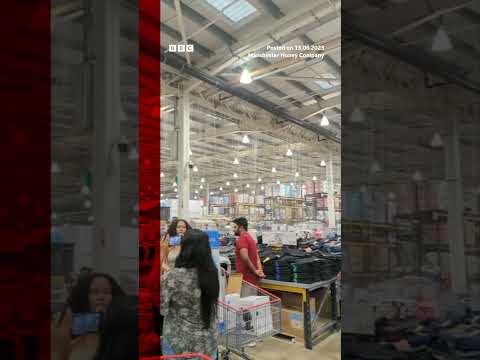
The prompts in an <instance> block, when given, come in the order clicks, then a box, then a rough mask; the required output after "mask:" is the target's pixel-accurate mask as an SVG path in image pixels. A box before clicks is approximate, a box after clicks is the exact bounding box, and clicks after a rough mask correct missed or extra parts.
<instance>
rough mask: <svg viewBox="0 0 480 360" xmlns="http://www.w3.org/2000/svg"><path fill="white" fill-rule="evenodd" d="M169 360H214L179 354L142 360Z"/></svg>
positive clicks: (142, 359)
mask: <svg viewBox="0 0 480 360" xmlns="http://www.w3.org/2000/svg"><path fill="white" fill-rule="evenodd" d="M167 359H182V360H183V359H200V360H212V358H211V357H208V356H207V355H203V354H194V353H192V354H179V355H165V356H155V357H142V358H141V359H140V360H167Z"/></svg>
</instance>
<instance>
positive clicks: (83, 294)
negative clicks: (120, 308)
mask: <svg viewBox="0 0 480 360" xmlns="http://www.w3.org/2000/svg"><path fill="white" fill-rule="evenodd" d="M97 278H104V279H106V280H107V281H108V282H109V283H110V287H111V288H112V300H113V299H116V298H119V297H123V296H126V294H125V292H124V291H123V290H122V288H121V287H120V285H118V283H117V281H116V280H115V279H114V278H113V277H112V276H110V275H108V274H103V273H91V274H86V275H84V276H81V277H80V278H79V279H78V282H77V283H76V284H75V286H74V287H73V288H72V293H71V294H70V296H69V297H68V300H67V307H68V308H70V310H71V311H72V313H86V312H90V311H91V309H90V301H89V298H88V297H89V293H90V287H91V286H92V282H93V280H95V279H97ZM64 316H65V311H64V312H63V313H62V315H61V316H60V319H59V323H60V322H61V321H62V320H63V317H64Z"/></svg>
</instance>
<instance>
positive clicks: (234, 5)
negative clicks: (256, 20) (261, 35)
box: [205, 0, 257, 23]
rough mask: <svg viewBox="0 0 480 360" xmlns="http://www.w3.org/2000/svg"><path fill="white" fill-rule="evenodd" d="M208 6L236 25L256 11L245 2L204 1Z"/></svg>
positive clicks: (228, 0)
mask: <svg viewBox="0 0 480 360" xmlns="http://www.w3.org/2000/svg"><path fill="white" fill-rule="evenodd" d="M205 1H206V2H207V3H208V4H209V5H211V6H213V7H214V8H215V9H216V10H218V11H220V12H221V13H223V15H225V16H226V17H227V18H228V19H229V20H231V21H233V22H234V23H238V22H240V21H242V20H243V19H245V18H247V17H248V16H250V15H252V14H253V13H255V12H256V11H257V9H256V8H255V7H254V6H253V5H252V4H250V3H249V2H248V1H247V0H237V1H235V0H205Z"/></svg>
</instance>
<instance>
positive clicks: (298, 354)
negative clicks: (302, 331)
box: [230, 332, 342, 360]
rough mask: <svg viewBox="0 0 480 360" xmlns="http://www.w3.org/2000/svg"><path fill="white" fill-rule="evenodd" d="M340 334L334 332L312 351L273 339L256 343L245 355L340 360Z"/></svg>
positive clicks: (281, 359)
mask: <svg viewBox="0 0 480 360" xmlns="http://www.w3.org/2000/svg"><path fill="white" fill-rule="evenodd" d="M340 339H341V334H340V333H339V332H336V333H334V334H332V335H330V336H329V337H327V338H326V339H325V340H323V341H322V342H321V343H319V344H318V345H316V346H315V347H314V348H313V350H307V349H305V346H304V344H303V342H299V341H298V342H294V343H290V342H286V341H283V340H278V339H275V338H269V339H264V340H263V341H262V342H259V343H257V346H256V347H254V348H249V349H248V350H247V353H248V354H249V355H250V356H252V357H253V358H254V359H255V360H341V358H342V357H341V353H340V349H341V344H340ZM230 359H231V360H239V359H241V358H240V357H237V356H235V355H232V356H231V357H230Z"/></svg>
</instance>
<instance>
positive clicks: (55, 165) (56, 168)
mask: <svg viewBox="0 0 480 360" xmlns="http://www.w3.org/2000/svg"><path fill="white" fill-rule="evenodd" d="M60 171H61V170H60V166H59V165H58V163H57V162H56V161H54V162H53V163H52V167H51V172H52V173H53V174H58V173H59V172H60Z"/></svg>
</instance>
